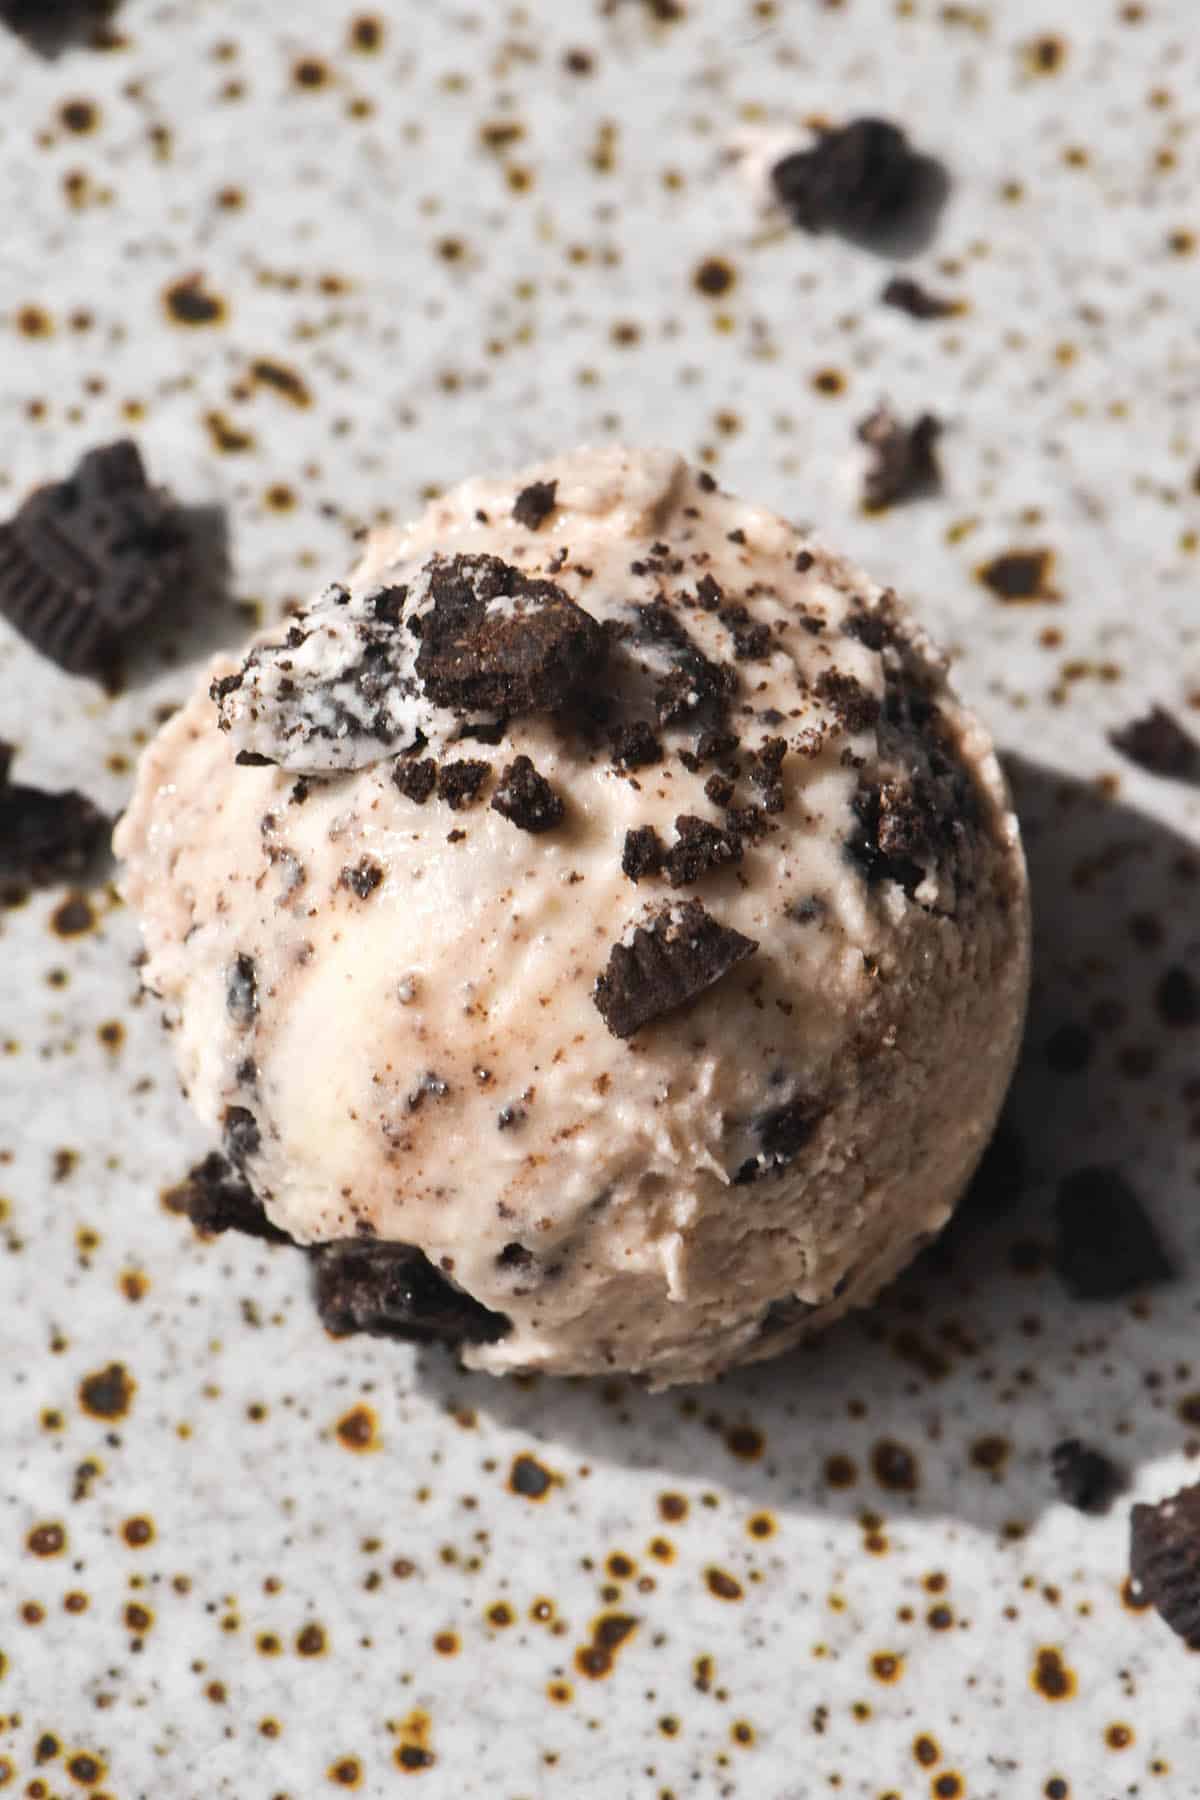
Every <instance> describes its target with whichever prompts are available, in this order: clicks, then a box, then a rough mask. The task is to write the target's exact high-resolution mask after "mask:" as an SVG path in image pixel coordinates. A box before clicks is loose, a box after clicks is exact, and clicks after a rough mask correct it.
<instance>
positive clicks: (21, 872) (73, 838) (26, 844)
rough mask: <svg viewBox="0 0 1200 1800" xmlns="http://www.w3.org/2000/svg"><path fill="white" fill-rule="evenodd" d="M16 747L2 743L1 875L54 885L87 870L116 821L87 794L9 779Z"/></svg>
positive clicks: (7, 878)
mask: <svg viewBox="0 0 1200 1800" xmlns="http://www.w3.org/2000/svg"><path fill="white" fill-rule="evenodd" d="M12 755H13V753H12V750H11V748H10V746H9V745H8V744H3V743H0V877H3V878H4V879H5V880H7V881H20V882H28V883H30V885H31V886H33V887H49V886H51V885H52V884H53V883H54V882H57V881H69V880H71V879H73V878H74V877H75V876H77V875H79V874H81V873H82V871H83V870H84V869H86V867H87V865H88V863H89V862H91V860H92V858H93V857H94V856H95V854H96V852H97V851H98V850H99V849H100V846H101V845H102V844H104V843H105V842H107V839H108V834H109V831H110V830H111V821H110V820H108V819H107V818H105V816H104V814H103V813H102V812H101V811H100V809H99V807H96V806H93V804H92V802H91V801H90V800H89V799H88V798H87V797H86V795H84V794H80V793H77V792H76V791H75V789H74V788H68V789H66V790H65V791H64V792H62V793H52V792H48V791H47V790H46V789H45V788H35V787H23V786H21V785H20V784H18V783H17V782H12V781H10V780H9V778H8V771H9V766H10V764H11V762H12Z"/></svg>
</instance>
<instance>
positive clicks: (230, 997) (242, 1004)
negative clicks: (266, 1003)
mask: <svg viewBox="0 0 1200 1800" xmlns="http://www.w3.org/2000/svg"><path fill="white" fill-rule="evenodd" d="M225 1006H226V1010H227V1011H228V1013H229V1016H230V1017H231V1018H232V1020H233V1022H234V1024H235V1025H240V1026H242V1027H243V1029H244V1028H245V1027H247V1026H250V1025H253V1023H254V1021H255V1019H256V1018H257V1017H258V971H257V969H256V968H255V965H254V958H253V957H252V956H246V955H242V954H239V955H238V956H235V957H234V959H233V962H232V964H231V965H230V968H229V972H228V974H227V975H226V977H225Z"/></svg>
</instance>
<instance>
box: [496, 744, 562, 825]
mask: <svg viewBox="0 0 1200 1800" xmlns="http://www.w3.org/2000/svg"><path fill="white" fill-rule="evenodd" d="M492 810H493V812H498V813H500V814H501V815H502V816H503V817H504V818H506V819H510V820H511V821H512V823H513V824H514V825H516V826H517V827H518V828H519V829H520V830H521V831H532V832H535V833H536V832H541V831H553V829H554V827H555V826H556V825H561V824H562V819H563V813H564V812H565V810H566V809H565V807H564V806H563V802H562V796H561V795H560V794H557V793H555V791H554V789H553V788H552V787H551V785H550V783H549V782H548V781H547V780H546V777H545V776H544V775H539V774H538V771H537V770H536V769H535V768H534V766H533V763H532V762H531V761H530V759H529V757H527V756H517V757H514V759H513V761H512V762H510V763H509V765H508V767H507V768H506V769H505V770H504V772H503V774H502V775H501V777H500V780H499V782H498V783H497V786H496V792H495V793H494V794H493V795H492Z"/></svg>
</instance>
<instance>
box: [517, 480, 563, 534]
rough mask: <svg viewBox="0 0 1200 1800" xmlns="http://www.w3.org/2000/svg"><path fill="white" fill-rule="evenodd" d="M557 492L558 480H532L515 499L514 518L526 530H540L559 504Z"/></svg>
mask: <svg viewBox="0 0 1200 1800" xmlns="http://www.w3.org/2000/svg"><path fill="white" fill-rule="evenodd" d="M557 493H558V483H557V481H531V482H530V483H529V486H528V487H523V488H522V489H521V491H520V493H519V494H518V495H517V497H516V499H515V500H514V501H513V509H512V516H513V518H514V519H515V520H516V522H517V524H518V525H523V526H524V527H525V529H526V531H539V530H540V529H541V527H542V526H543V525H544V524H545V523H546V520H547V519H548V518H549V517H550V514H551V513H552V512H553V511H554V508H555V506H556V505H557V504H558V502H557V500H556V498H555V496H556V494H557Z"/></svg>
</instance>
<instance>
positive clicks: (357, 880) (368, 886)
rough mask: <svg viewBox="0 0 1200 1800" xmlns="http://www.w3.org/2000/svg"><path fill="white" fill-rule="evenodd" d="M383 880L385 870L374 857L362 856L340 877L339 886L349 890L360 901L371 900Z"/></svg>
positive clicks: (349, 865) (343, 871) (348, 866)
mask: <svg viewBox="0 0 1200 1800" xmlns="http://www.w3.org/2000/svg"><path fill="white" fill-rule="evenodd" d="M382 880H383V870H382V869H381V868H380V866H379V864H378V863H377V862H375V861H374V859H373V858H372V857H369V856H360V857H359V859H358V861H357V862H356V863H350V864H348V865H347V866H346V868H344V869H343V870H342V872H341V874H340V875H339V876H338V886H339V887H344V888H349V890H350V892H351V893H352V894H357V895H358V897H359V899H360V900H369V899H370V898H371V895H372V894H373V893H374V892H375V889H376V888H377V887H378V886H379V885H380V883H381V882H382Z"/></svg>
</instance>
